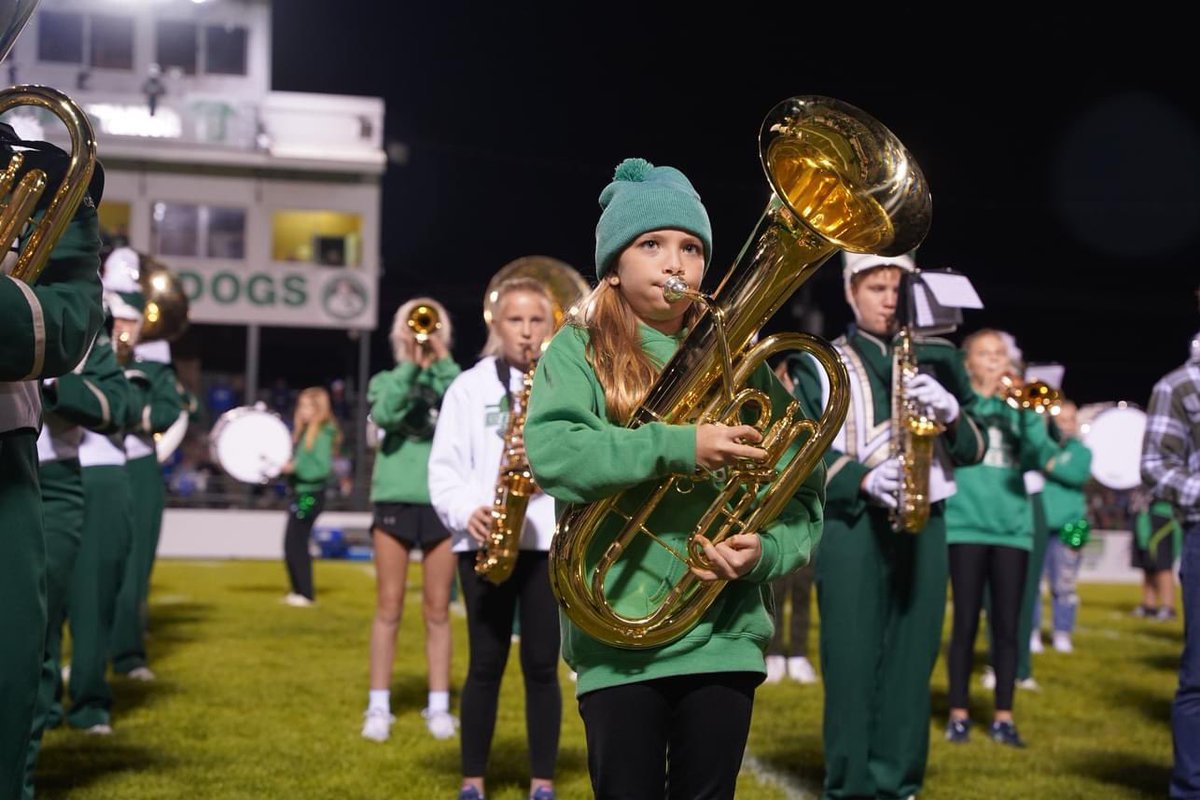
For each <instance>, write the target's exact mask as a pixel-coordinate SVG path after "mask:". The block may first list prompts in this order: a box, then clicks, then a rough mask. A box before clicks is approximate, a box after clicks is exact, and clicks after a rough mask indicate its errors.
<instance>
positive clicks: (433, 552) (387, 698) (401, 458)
mask: <svg viewBox="0 0 1200 800" xmlns="http://www.w3.org/2000/svg"><path fill="white" fill-rule="evenodd" d="M419 306H426V307H428V308H431V309H433V310H434V311H435V312H436V314H437V323H436V327H435V328H434V330H432V331H420V333H421V335H422V339H424V341H420V342H419V341H418V340H417V331H415V330H414V327H413V326H412V325H410V320H411V318H412V317H413V312H414V311H416V310H417V308H418V307H419ZM391 340H392V353H393V355H395V357H396V366H395V367H394V368H393V369H390V370H386V371H384V372H380V373H378V374H377V375H375V376H374V377H373V378H371V383H370V384H369V385H368V387H367V402H368V403H370V404H371V420H372V422H373V423H374V424H375V426H376V428H378V430H379V431H380V433H381V434H382V436H383V438H382V441H380V442H379V448H378V450H377V451H376V454H375V467H374V472H373V473H372V478H371V502H372V503H374V505H375V518H374V520H373V521H372V523H371V541H372V546H373V550H374V560H375V581H376V601H375V618H374V620H373V622H372V623H371V653H370V661H371V666H370V673H371V677H370V682H371V683H370V691H369V693H368V697H367V710H366V713H365V714H364V717H365V719H364V721H363V729H362V735H363V737H364V738H367V739H371V740H374V741H377V742H382V741H385V740H386V739H387V738H388V735H389V731H390V729H391V726H392V722H393V720H394V717H393V716H392V709H391V694H390V687H391V685H392V662H393V661H394V660H395V655H396V631H397V630H398V629H399V627H400V615H401V613H402V612H403V610H404V592H405V587H406V586H407V583H408V562H409V554H410V553H411V552H412V551H413V550H414V549H415V550H420V551H421V554H422V555H421V570H422V573H423V576H424V577H423V580H422V582H421V594H422V610H423V611H424V615H425V659H426V661H427V662H428V668H429V701H428V704H427V705H426V707H425V712H424V716H425V723H426V726H427V727H428V728H429V732H430V733H431V734H432V735H433V736H434V737H435V738H438V739H445V738H448V737H450V736H453V735H454V727H455V720H454V718H453V717H452V716H451V715H450V652H451V643H450V588H451V586H452V585H453V583H454V565H455V562H456V559H455V558H454V553H453V552H452V551H451V550H450V532H449V531H447V530H446V528H445V527H444V526H443V525H442V522H441V520H439V519H438V516H437V513H436V512H435V511H434V510H433V506H431V505H430V503H429V448H430V443H431V442H432V440H433V431H434V428H435V426H436V423H437V418H438V409H439V408H440V407H441V404H442V396H443V395H445V393H446V388H447V387H448V386H449V385H450V382H451V381H453V380H454V378H455V377H457V376H458V373H459V372H460V369H459V366H458V364H456V363H454V358H453V357H452V356H451V355H450V343H451V342H452V341H453V340H452V329H451V322H450V315H449V314H447V313H446V309H445V308H443V307H442V304H441V303H439V302H437V301H436V300H434V299H433V298H431V297H416V298H413V299H412V300H409V301H408V302H407V303H404V304H403V305H402V306H400V308H399V309H398V310H397V311H396V316H395V318H394V319H393V320H392V333H391Z"/></svg>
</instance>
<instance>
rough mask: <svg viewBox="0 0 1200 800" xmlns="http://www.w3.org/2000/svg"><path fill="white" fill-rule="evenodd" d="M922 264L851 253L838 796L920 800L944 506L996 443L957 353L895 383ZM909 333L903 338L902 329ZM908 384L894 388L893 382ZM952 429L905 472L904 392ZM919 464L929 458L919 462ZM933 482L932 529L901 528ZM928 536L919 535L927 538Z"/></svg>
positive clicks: (836, 505)
mask: <svg viewBox="0 0 1200 800" xmlns="http://www.w3.org/2000/svg"><path fill="white" fill-rule="evenodd" d="M914 269H915V264H914V261H913V259H912V258H911V257H910V256H907V255H902V256H896V257H892V258H884V257H880V256H870V255H852V254H848V253H847V254H844V268H843V278H844V283H845V292H846V301H847V303H849V305H850V308H851V310H853V312H854V319H855V321H854V323H853V324H852V325H851V326H850V328H849V330H848V331H847V332H846V334H845V335H844V336H841V337H839V338H838V339H836V340H834V342H833V345H834V347H835V348H837V350H838V352H839V353H840V354H841V355H842V358H843V360H844V362H845V363H846V367H847V369H848V370H849V373H850V387H851V388H850V395H851V399H850V411H849V413H848V414H847V416H846V423H845V426H844V427H843V428H842V430H841V432H840V433H839V434H838V437H837V438H836V439H835V440H834V443H833V446H832V447H831V448H830V449H829V450H828V451H827V452H826V454H825V463H826V468H827V470H828V473H827V475H828V479H827V483H826V493H827V494H826V505H825V534H824V537H823V541H822V543H821V548H820V550H819V551H818V554H817V558H816V585H817V604H818V608H819V611H820V615H821V632H820V636H821V640H820V641H821V647H820V651H821V670H822V673H823V678H824V685H825V720H824V741H825V795H824V796H825V797H829V798H836V797H887V798H892V797H901V798H902V797H909V796H911V795H916V794H920V792H921V788H922V784H923V781H924V776H925V763H926V758H927V756H928V752H929V715H930V703H929V679H930V674H931V673H932V671H933V666H934V663H935V662H936V661H937V655H938V648H939V645H940V643H941V635H942V620H943V615H944V610H945V606H946V576H947V565H946V525H945V517H944V514H945V508H944V506H945V502H944V501H945V498H946V497H947V496H949V495H950V494H951V493H952V492H953V491H954V484H953V480H952V477H953V466H952V465H953V464H973V463H976V462H978V461H979V460H980V459H981V458H983V454H984V449H985V445H986V442H985V441H984V439H983V437H982V435H981V434H980V432H979V429H978V427H977V426H976V424H975V422H974V421H973V419H972V411H971V408H972V403H973V399H972V398H973V395H972V392H971V384H970V381H969V380H968V379H967V375H966V372H965V371H964V369H963V367H962V363H961V359H960V358H959V355H958V352H957V350H956V348H955V347H954V346H953V345H952V344H950V343H949V342H947V341H943V340H935V339H922V338H913V339H912V340H911V342H910V344H911V350H912V353H913V354H914V356H915V363H916V366H917V370H916V373H915V374H913V375H908V376H905V377H904V378H903V379H902V380H900V381H899V382H895V383H894V382H893V372H894V371H896V372H899V371H900V370H902V369H904V366H903V365H902V364H898V363H897V358H896V356H897V342H898V341H900V340H902V339H903V337H904V336H905V335H907V333H908V332H906V331H900V330H898V328H897V321H896V317H897V315H896V310H897V306H898V301H899V288H900V285H901V275H902V273H903V272H911V271H913V270H914ZM898 334H899V335H898ZM787 367H788V371H789V374H790V375H791V377H792V380H793V382H794V384H795V389H794V393H795V394H796V396H797V397H799V398H800V400H801V402H802V404H803V405H804V407H805V411H806V413H808V414H812V413H814V411H815V410H817V409H819V408H821V406H822V403H823V402H824V396H825V395H827V394H828V387H827V386H825V385H823V382H822V381H821V380H819V379H818V372H817V370H816V368H815V365H814V364H813V362H812V360H811V359H809V358H808V357H805V356H792V357H790V358H789V360H788V362H787ZM893 387H895V388H893ZM899 392H904V393H906V394H907V397H906V398H902V399H903V400H905V401H907V402H908V403H910V404H915V405H916V406H917V407H918V408H919V409H921V413H923V414H924V415H926V416H927V417H929V418H930V419H931V421H932V422H933V423H934V424H935V425H936V426H937V427H939V428H941V429H943V432H942V433H941V434H940V435H938V436H937V437H936V440H935V441H936V444H935V446H934V449H933V457H932V459H930V460H927V461H925V463H924V465H923V467H922V466H916V467H915V468H917V469H924V470H925V472H924V474H919V475H912V474H910V475H907V476H906V475H905V474H904V470H905V469H909V470H912V469H914V466H905V465H906V464H910V465H911V464H914V461H913V460H912V459H906V458H904V454H902V453H901V454H896V450H895V448H893V447H892V446H891V444H892V439H893V437H895V436H897V435H898V432H897V431H896V430H893V428H894V427H897V426H898V425H899V424H903V422H902V421H898V420H897V419H896V418H897V416H898V415H897V413H896V409H897V406H898V405H903V403H900V404H894V402H893V401H894V400H896V399H897V398H896V397H894V395H895V394H897V393H899ZM915 463H916V464H917V465H920V461H919V460H918V461H916V462H915ZM922 481H923V485H924V486H926V487H927V488H926V490H925V491H926V494H927V496H926V497H925V498H924V500H925V503H926V504H927V507H926V508H925V509H923V510H922V513H921V514H916V515H914V516H916V517H917V518H918V519H920V518H923V517H925V516H926V515H927V519H925V521H924V523H923V525H922V524H921V523H920V522H918V523H916V524H908V525H900V524H899V522H900V520H898V519H897V516H898V515H897V512H898V511H900V510H902V509H899V508H898V507H897V506H898V502H900V501H899V500H898V494H902V492H901V489H902V487H904V486H905V485H909V486H911V485H914V484H916V485H921V484H922ZM914 528H915V530H914Z"/></svg>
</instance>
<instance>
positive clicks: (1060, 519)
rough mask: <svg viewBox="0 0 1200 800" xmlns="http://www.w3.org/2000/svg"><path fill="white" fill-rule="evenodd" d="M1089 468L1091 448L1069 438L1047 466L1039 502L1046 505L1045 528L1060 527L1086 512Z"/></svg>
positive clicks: (1090, 466) (1090, 464)
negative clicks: (1085, 490) (1085, 485)
mask: <svg viewBox="0 0 1200 800" xmlns="http://www.w3.org/2000/svg"><path fill="white" fill-rule="evenodd" d="M1091 470H1092V451H1091V450H1089V449H1088V448H1087V446H1086V445H1084V444H1083V442H1081V441H1079V440H1078V439H1068V440H1067V441H1066V442H1065V443H1064V444H1063V449H1062V451H1061V452H1059V453H1058V455H1056V456H1054V457H1053V458H1051V459H1050V463H1049V464H1048V465H1047V467H1046V488H1045V489H1043V490H1042V502H1043V503H1045V505H1046V527H1048V528H1049V529H1050V530H1052V531H1056V530H1059V529H1060V528H1062V527H1063V526H1064V525H1067V524H1069V523H1071V522H1078V521H1079V520H1081V519H1083V518H1084V516H1086V514H1087V499H1086V498H1085V497H1084V494H1083V487H1084V484H1086V483H1087V482H1088V478H1089V477H1090V476H1091Z"/></svg>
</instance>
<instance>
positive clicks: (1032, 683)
mask: <svg viewBox="0 0 1200 800" xmlns="http://www.w3.org/2000/svg"><path fill="white" fill-rule="evenodd" d="M1017 688H1018V689H1024V690H1026V691H1028V692H1040V691H1041V690H1042V685H1041V684H1040V683H1038V682H1037V679H1035V678H1026V679H1025V680H1023V681H1017Z"/></svg>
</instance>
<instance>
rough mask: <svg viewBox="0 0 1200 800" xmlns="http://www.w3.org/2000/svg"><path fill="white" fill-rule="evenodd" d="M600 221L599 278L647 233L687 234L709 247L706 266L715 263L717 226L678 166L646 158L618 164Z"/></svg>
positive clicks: (602, 203) (603, 199)
mask: <svg viewBox="0 0 1200 800" xmlns="http://www.w3.org/2000/svg"><path fill="white" fill-rule="evenodd" d="M600 208H602V209H603V211H601V212H600V221H599V222H597V223H596V278H597V279H599V278H603V277H604V275H605V274H606V273H607V272H608V271H609V269H611V268H612V266H613V264H614V263H615V262H616V260H617V256H619V255H620V254H621V251H622V250H624V249H625V248H626V247H628V246H629V244H630V242H632V241H633V240H634V239H636V238H637V237H639V236H641V235H642V234H643V233H646V232H647V231H657V230H663V229H671V230H680V231H686V232H688V233H690V234H692V235H694V236H697V237H699V239H700V241H701V242H703V243H704V266H705V268H707V267H708V264H709V261H710V260H711V259H712V224H711V223H709V221H708V212H707V211H705V210H704V205H703V204H702V203H701V202H700V195H698V194H697V193H696V190H695V189H694V188H693V187H692V184H691V182H690V181H689V180H688V179H687V177H686V176H685V175H684V174H683V173H682V172H680V171H679V170H677V169H675V168H674V167H656V166H654V165H653V164H651V163H650V162H649V161H647V160H646V159H644V158H627V159H625V160H624V161H622V162H621V163H620V164H618V165H617V171H616V172H615V173H614V174H613V181H612V183H610V184H609V185H608V186H605V187H604V191H602V192H601V193H600Z"/></svg>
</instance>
